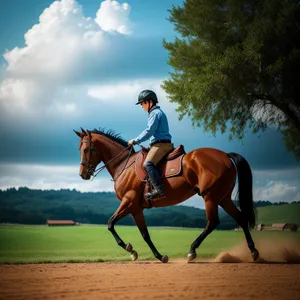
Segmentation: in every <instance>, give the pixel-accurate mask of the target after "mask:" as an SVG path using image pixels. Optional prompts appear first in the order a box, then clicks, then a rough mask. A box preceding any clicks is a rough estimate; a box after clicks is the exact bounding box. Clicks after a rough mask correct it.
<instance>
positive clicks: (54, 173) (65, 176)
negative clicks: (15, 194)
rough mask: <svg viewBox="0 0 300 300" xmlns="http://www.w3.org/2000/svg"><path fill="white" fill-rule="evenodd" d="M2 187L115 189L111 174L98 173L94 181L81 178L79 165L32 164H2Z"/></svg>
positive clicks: (96, 190)
mask: <svg viewBox="0 0 300 300" xmlns="http://www.w3.org/2000/svg"><path fill="white" fill-rule="evenodd" d="M0 173H1V177H0V189H2V190H4V189H7V188H10V187H16V188H19V187H24V186H27V187H28V188H32V189H41V190H45V189H53V190H59V189H76V190H78V191H81V192H89V191H92V192H98V191H106V192H109V191H113V190H114V185H113V182H112V181H111V180H110V177H109V175H108V174H107V175H105V174H104V175H102V174H101V175H102V176H101V175H98V176H97V177H96V178H95V179H94V180H93V181H87V180H83V179H81V178H80V176H79V175H78V174H79V164H78V166H47V165H35V164H34V165H31V164H2V165H0Z"/></svg>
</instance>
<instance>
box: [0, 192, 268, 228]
mask: <svg viewBox="0 0 300 300" xmlns="http://www.w3.org/2000/svg"><path fill="white" fill-rule="evenodd" d="M199 200H200V199H199ZM200 201H201V200H200ZM119 204H120V201H119V200H118V199H117V197H116V196H115V193H113V192H97V193H91V192H89V193H81V192H79V191H76V190H68V189H63V190H32V189H29V188H26V187H23V188H19V189H15V188H10V189H7V190H4V191H3V190H0V223H18V224H45V223H46V221H47V220H51V219H52V220H61V219H63V220H73V221H77V222H79V223H89V224H107V222H108V220H109V218H110V217H111V216H112V215H113V213H114V212H115V211H116V209H117V207H118V206H119ZM271 204H272V203H270V202H266V201H260V202H258V205H259V206H265V205H271ZM145 216H146V221H147V224H148V225H149V226H177V227H205V225H206V214H205V211H204V210H202V209H198V208H194V207H188V206H171V207H165V208H154V209H150V210H145ZM220 219H221V224H220V226H219V227H218V228H219V229H233V228H235V227H237V224H236V223H235V221H234V220H233V219H232V218H230V217H229V216H228V215H227V214H225V213H224V212H222V211H220ZM118 224H122V225H133V224H134V221H133V219H132V217H131V216H127V217H125V218H124V219H122V220H120V221H119V222H118Z"/></svg>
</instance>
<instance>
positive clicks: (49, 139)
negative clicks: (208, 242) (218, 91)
mask: <svg viewBox="0 0 300 300" xmlns="http://www.w3.org/2000/svg"><path fill="white" fill-rule="evenodd" d="M181 4H182V0H180V1H179V0H164V1H160V0H152V1H138V0H128V1H126V2H122V1H110V0H106V1H100V0H77V1H75V0H61V1H50V0H27V1H23V0H0V26H1V27H0V28H1V30H0V52H1V58H0V139H1V143H0V189H2V190H5V189H7V188H10V187H16V188H17V187H20V186H27V187H29V188H34V189H61V188H63V189H77V190H79V191H83V192H84V191H113V182H112V181H111V178H110V176H109V174H108V173H107V172H106V171H104V172H103V173H100V174H99V175H98V176H97V177H96V179H95V180H93V181H84V180H82V179H81V178H80V177H79V161H80V156H79V151H78V137H77V136H76V135H75V133H74V132H73V129H75V130H80V127H83V128H84V129H94V128H107V129H113V130H114V131H115V132H117V133H120V134H121V136H122V137H123V138H124V139H126V140H130V139H132V138H135V137H136V136H138V134H139V133H140V132H141V131H142V130H143V129H144V128H145V127H146V125H147V113H146V112H144V111H142V109H141V108H140V107H139V106H135V102H136V100H137V97H138V94H139V92H140V91H142V90H143V89H152V90H154V91H155V92H156V93H157V95H158V98H159V104H160V106H161V108H162V109H163V110H164V111H165V112H166V114H167V116H168V120H169V126H170V133H171V135H172V137H173V139H172V141H173V143H174V144H175V145H179V144H183V145H184V146H185V149H186V151H187V152H188V151H191V150H193V149H196V148H200V147H213V148H217V149H220V150H223V151H225V152H236V153H239V154H241V155H242V156H244V157H245V158H246V159H247V161H248V162H249V164H250V166H251V168H252V171H253V184H254V185H253V188H254V200H265V201H271V202H277V201H287V202H292V201H300V163H299V162H297V161H296V159H295V158H294V157H293V155H292V153H290V152H288V151H287V150H286V148H285V146H284V143H283V141H282V136H281V134H280V133H278V132H277V131H276V129H275V128H270V129H268V130H267V131H266V132H264V133H260V134H259V135H254V134H252V133H251V131H248V132H247V133H246V137H245V139H244V140H243V141H240V140H232V141H229V139H228V134H223V135H222V134H220V133H217V134H216V136H213V135H212V134H211V133H208V132H204V130H203V128H201V127H193V126H192V123H191V121H190V120H189V119H188V118H184V119H183V120H181V121H179V120H178V113H177V112H176V107H177V106H176V104H174V103H170V102H169V100H168V97H167V95H166V93H165V92H164V90H163V89H162V88H161V84H162V82H163V80H166V79H167V78H168V77H169V76H170V75H169V72H171V71H172V68H171V66H170V65H168V52H167V50H165V49H164V48H163V46H162V41H163V39H166V40H167V41H172V40H174V38H175V37H180V35H179V33H178V32H176V31H174V27H173V25H172V24H171V23H170V21H168V17H169V16H170V14H169V12H168V10H169V9H171V8H172V6H173V5H181ZM147 145H148V144H147V143H144V146H147ZM135 149H136V150H137V151H138V150H139V148H138V147H137V146H135ZM184 204H186V205H190V206H196V207H203V206H204V204H203V200H202V199H201V198H200V197H198V196H194V197H192V198H191V199H190V200H188V201H186V202H184Z"/></svg>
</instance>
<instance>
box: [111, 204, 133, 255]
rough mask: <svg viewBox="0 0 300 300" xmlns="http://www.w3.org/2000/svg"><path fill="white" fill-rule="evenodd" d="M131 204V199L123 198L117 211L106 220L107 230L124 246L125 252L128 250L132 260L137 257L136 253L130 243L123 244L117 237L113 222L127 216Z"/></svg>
mask: <svg viewBox="0 0 300 300" xmlns="http://www.w3.org/2000/svg"><path fill="white" fill-rule="evenodd" d="M131 206H132V200H131V199H129V198H124V199H123V200H122V202H121V204H120V206H119V207H118V209H117V211H116V212H115V213H114V214H113V216H112V217H111V218H110V219H109V221H108V230H109V231H110V232H111V233H112V235H113V237H114V238H115V240H116V242H117V244H118V245H119V246H120V247H122V248H124V249H125V250H126V251H127V252H130V254H131V259H132V260H133V261H134V260H136V259H137V258H138V254H137V252H136V251H134V250H133V248H132V245H131V244H130V243H128V244H125V243H124V242H123V240H122V239H121V238H120V237H119V235H118V234H117V232H116V231H115V224H116V222H117V221H118V220H120V219H122V218H123V217H125V216H127V215H128V214H129V212H130V208H131Z"/></svg>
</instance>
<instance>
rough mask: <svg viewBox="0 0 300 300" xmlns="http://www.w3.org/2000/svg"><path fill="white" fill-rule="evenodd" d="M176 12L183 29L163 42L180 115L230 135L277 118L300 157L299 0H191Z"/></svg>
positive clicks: (171, 93) (270, 123) (167, 85)
mask: <svg viewBox="0 0 300 300" xmlns="http://www.w3.org/2000/svg"><path fill="white" fill-rule="evenodd" d="M170 14H171V17H170V18H169V20H170V21H171V22H172V23H173V24H174V26H175V30H176V31H177V32H178V33H180V37H177V38H175V40H174V41H171V42H167V41H164V42H163V44H164V47H165V48H166V49H167V50H168V52H169V64H170V65H171V66H172V67H173V71H172V73H171V74H170V78H169V79H168V80H166V81H164V83H163V88H164V89H165V90H166V92H167V93H168V95H169V98H170V100H171V101H172V102H175V103H178V104H179V106H178V109H177V111H178V112H179V118H180V119H181V118H182V117H183V116H185V115H187V116H189V117H190V118H191V120H192V122H193V124H194V125H197V126H200V125H201V126H204V128H205V130H206V131H211V132H212V133H214V134H215V133H216V132H217V131H221V132H222V133H224V132H225V131H229V137H230V138H233V137H237V138H243V137H244V134H245V130H246V129H247V128H248V127H249V128H252V131H253V132H257V131H260V130H265V129H266V128H267V127H269V126H275V127H276V128H277V129H278V130H279V131H281V132H282V133H283V135H284V140H285V143H286V146H287V148H288V149H289V150H291V151H292V152H293V153H294V154H295V156H296V158H298V159H299V158H300V100H299V96H300V81H299V80H300V79H299V78H300V71H299V70H300V4H299V1H298V0H297V1H296V0H248V1H245V0H227V1H226V0H186V1H185V2H184V3H183V5H182V6H173V7H172V9H171V10H170Z"/></svg>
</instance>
